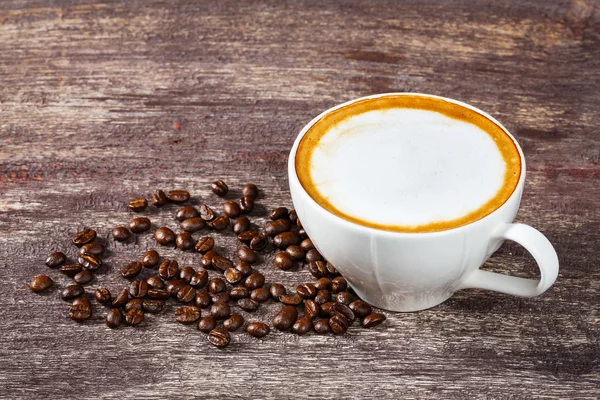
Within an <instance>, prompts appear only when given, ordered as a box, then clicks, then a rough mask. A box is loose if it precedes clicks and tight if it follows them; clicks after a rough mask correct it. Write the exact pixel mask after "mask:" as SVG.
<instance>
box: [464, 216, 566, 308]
mask: <svg viewBox="0 0 600 400" xmlns="http://www.w3.org/2000/svg"><path fill="white" fill-rule="evenodd" d="M496 236H497V238H498V239H508V240H512V241H514V242H517V243H519V244H520V245H521V246H523V247H524V248H525V249H526V250H527V251H529V253H530V254H531V255H532V256H533V258H534V259H535V261H536V262H537V264H538V267H539V269H540V273H541V277H540V280H539V281H537V280H534V279H525V278H517V277H515V276H509V275H503V274H498V273H495V272H488V271H482V270H480V269H477V270H475V271H473V272H472V273H471V274H470V275H469V276H467V278H466V279H465V280H464V281H462V282H461V283H460V284H459V285H458V287H457V289H467V288H478V289H488V290H494V291H496V292H502V293H508V294H512V295H515V296H523V297H534V296H539V295H540V294H542V293H544V292H545V291H546V290H548V289H549V288H550V286H552V284H554V282H555V281H556V278H557V277H558V256H557V255H556V251H555V250H554V247H552V244H550V241H549V240H548V239H547V238H546V237H545V236H544V235H542V234H541V233H540V232H539V231H537V230H536V229H534V228H532V227H530V226H529V225H524V224H508V225H506V226H505V227H504V228H503V229H500V230H499V232H498V234H497V235H496Z"/></svg>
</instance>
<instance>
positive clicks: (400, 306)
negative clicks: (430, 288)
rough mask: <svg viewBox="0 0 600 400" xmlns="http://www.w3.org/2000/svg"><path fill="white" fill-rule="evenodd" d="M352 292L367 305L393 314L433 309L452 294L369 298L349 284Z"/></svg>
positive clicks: (379, 294) (375, 296)
mask: <svg viewBox="0 0 600 400" xmlns="http://www.w3.org/2000/svg"><path fill="white" fill-rule="evenodd" d="M350 286H351V287H352V289H354V292H356V294H357V295H358V297H360V299H361V300H363V301H365V302H367V303H369V304H370V305H372V306H374V307H377V308H381V309H382V310H386V311H393V312H415V311H422V310H427V309H428V308H432V307H435V306H437V305H439V304H441V303H443V302H445V301H446V300H448V299H449V298H450V297H452V294H453V293H444V294H443V295H440V294H436V295H435V296H433V295H431V294H428V295H416V296H393V295H392V296H386V295H383V294H381V293H378V294H377V295H372V296H369V295H368V294H367V293H363V292H361V291H360V290H357V288H355V287H354V286H352V284H350Z"/></svg>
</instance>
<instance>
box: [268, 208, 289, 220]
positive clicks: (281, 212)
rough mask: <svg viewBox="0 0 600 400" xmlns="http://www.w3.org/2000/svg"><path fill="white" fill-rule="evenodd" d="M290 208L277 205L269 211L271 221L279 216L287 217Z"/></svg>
mask: <svg viewBox="0 0 600 400" xmlns="http://www.w3.org/2000/svg"><path fill="white" fill-rule="evenodd" d="M287 217H288V209H287V208H285V207H277V208H275V209H273V210H271V211H270V212H269V218H270V219H271V221H275V220H277V219H279V218H287Z"/></svg>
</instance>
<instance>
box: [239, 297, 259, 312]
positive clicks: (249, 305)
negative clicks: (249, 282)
mask: <svg viewBox="0 0 600 400" xmlns="http://www.w3.org/2000/svg"><path fill="white" fill-rule="evenodd" d="M237 305H238V306H239V307H240V308H241V309H242V310H244V311H248V312H253V311H256V310H258V306H259V305H260V304H258V302H257V301H255V300H252V299H250V298H245V299H239V300H238V302H237Z"/></svg>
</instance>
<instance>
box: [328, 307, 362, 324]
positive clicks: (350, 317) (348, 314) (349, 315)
mask: <svg viewBox="0 0 600 400" xmlns="http://www.w3.org/2000/svg"><path fill="white" fill-rule="evenodd" d="M329 314H330V315H332V316H333V315H335V314H341V315H343V316H344V317H345V318H346V320H347V321H348V326H350V325H352V324H353V323H354V321H355V320H356V316H355V315H354V312H352V310H351V309H350V307H348V306H347V305H345V304H342V303H335V304H334V305H332V306H331V311H330V312H329Z"/></svg>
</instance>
